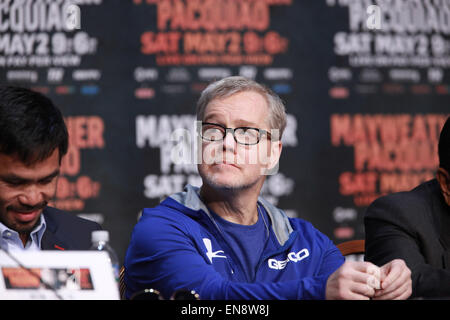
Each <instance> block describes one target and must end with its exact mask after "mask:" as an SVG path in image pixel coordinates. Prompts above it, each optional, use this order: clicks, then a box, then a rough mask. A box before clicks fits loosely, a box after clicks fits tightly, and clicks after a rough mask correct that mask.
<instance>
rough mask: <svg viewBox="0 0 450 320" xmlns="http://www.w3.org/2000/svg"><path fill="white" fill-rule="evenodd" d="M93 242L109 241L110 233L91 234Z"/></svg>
mask: <svg viewBox="0 0 450 320" xmlns="http://www.w3.org/2000/svg"><path fill="white" fill-rule="evenodd" d="M91 239H92V242H99V241H104V242H108V241H109V232H108V231H106V230H95V231H92V234H91Z"/></svg>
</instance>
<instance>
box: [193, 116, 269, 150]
mask: <svg viewBox="0 0 450 320" xmlns="http://www.w3.org/2000/svg"><path fill="white" fill-rule="evenodd" d="M203 125H212V126H217V127H220V128H222V129H223V130H224V131H223V136H222V140H210V139H207V138H205V137H204V136H203ZM238 129H244V130H246V129H253V130H256V131H258V139H257V141H256V142H255V143H242V142H239V141H238V140H237V139H236V135H235V131H236V130H238ZM228 131H230V132H231V134H232V135H233V138H234V141H236V143H239V144H241V145H245V146H254V145H257V144H258V143H259V142H260V141H261V138H262V137H263V135H266V136H267V139H269V140H270V139H271V138H272V135H271V134H270V132H269V131H267V130H264V129H260V128H254V127H237V128H227V127H225V126H223V125H221V124H218V123H213V122H204V121H202V129H201V130H200V135H201V137H202V139H203V140H206V141H211V142H217V141H223V140H224V139H225V137H226V136H227V133H228Z"/></svg>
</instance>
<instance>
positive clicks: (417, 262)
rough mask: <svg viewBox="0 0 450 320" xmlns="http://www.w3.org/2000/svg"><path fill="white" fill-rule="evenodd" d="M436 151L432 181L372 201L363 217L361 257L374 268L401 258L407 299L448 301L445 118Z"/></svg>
mask: <svg viewBox="0 0 450 320" xmlns="http://www.w3.org/2000/svg"><path fill="white" fill-rule="evenodd" d="M438 149H439V169H438V170H437V174H436V179H433V180H431V181H427V182H425V183H423V184H421V185H419V186H417V187H416V188H415V189H413V190H412V191H409V192H400V193H396V194H392V195H388V196H385V197H381V198H379V199H377V200H376V201H374V203H373V204H372V205H370V206H369V208H368V209H367V212H366V215H365V219H364V222H365V228H366V255H365V259H366V260H368V261H371V262H373V263H375V264H378V265H382V264H384V263H386V262H387V261H390V260H392V259H403V260H404V261H405V262H406V264H407V266H408V267H409V268H410V269H411V272H412V290H413V293H412V297H422V298H426V297H428V298H439V297H450V117H449V118H448V119H447V121H446V122H445V124H444V127H443V129H442V132H441V135H440V138H439V147H438Z"/></svg>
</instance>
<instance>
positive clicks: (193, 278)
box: [125, 77, 389, 300]
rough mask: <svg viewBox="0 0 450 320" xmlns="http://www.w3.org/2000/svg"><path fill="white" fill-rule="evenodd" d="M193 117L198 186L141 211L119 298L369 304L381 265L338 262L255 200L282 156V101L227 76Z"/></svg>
mask: <svg viewBox="0 0 450 320" xmlns="http://www.w3.org/2000/svg"><path fill="white" fill-rule="evenodd" d="M197 119H198V120H199V123H200V124H199V136H200V137H201V141H200V143H199V145H200V146H201V157H202V158H201V161H200V162H199V165H198V170H199V174H200V176H201V178H202V181H203V185H202V186H201V188H195V187H193V186H190V185H188V186H186V188H185V190H184V192H181V193H178V194H175V195H172V196H170V197H168V198H167V199H166V200H164V201H163V202H162V203H161V204H160V205H158V206H157V207H155V208H152V209H144V210H143V214H142V217H141V219H140V220H139V222H138V224H137V225H136V226H135V228H134V231H133V234H132V238H131V242H130V245H129V248H128V251H127V254H126V258H125V270H126V273H125V283H126V288H127V292H126V296H127V297H128V298H131V297H132V295H133V294H134V293H136V292H139V291H140V290H143V289H146V288H153V289H156V290H158V291H160V292H161V293H162V295H163V296H164V297H165V298H169V297H170V296H171V295H172V294H173V293H174V292H175V291H177V290H180V289H189V290H195V291H196V292H197V293H198V294H199V295H200V298H201V299H221V300H223V299H325V298H327V299H369V298H370V297H373V296H374V294H375V288H379V283H380V278H379V275H381V272H380V269H378V267H376V266H374V265H373V264H371V263H370V262H346V263H344V257H343V256H342V255H341V253H340V252H339V250H338V249H337V248H336V247H335V246H334V244H333V243H332V242H331V241H330V239H328V238H327V237H326V236H325V235H323V234H322V233H320V232H319V231H318V230H316V229H315V228H314V227H313V226H312V225H311V224H310V223H308V222H306V221H304V220H301V219H292V218H289V217H288V216H287V215H286V214H285V213H284V212H283V211H282V210H280V209H278V208H276V207H274V206H273V205H271V204H270V203H269V202H267V201H265V200H264V199H263V198H261V197H259V194H260V190H261V188H262V186H263V183H264V180H265V176H266V175H267V174H271V173H273V171H274V170H276V168H277V165H278V160H279V157H280V154H281V150H282V144H281V136H282V134H283V130H284V128H285V127H286V114H285V108H284V105H283V103H282V101H281V99H280V98H279V97H278V96H277V95H276V94H274V93H273V92H272V91H270V90H269V89H267V88H265V87H263V86H261V85H260V84H258V83H256V82H254V81H251V80H248V79H245V78H242V77H229V78H225V79H222V80H220V81H217V82H215V83H212V84H211V85H209V86H208V87H207V88H206V89H205V90H204V91H203V92H202V95H201V97H200V99H199V101H198V105H197ZM383 274H384V273H383ZM388 284H389V283H387V285H388ZM383 289H384V288H383Z"/></svg>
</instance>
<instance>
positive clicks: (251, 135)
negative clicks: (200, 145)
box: [201, 122, 271, 146]
mask: <svg viewBox="0 0 450 320" xmlns="http://www.w3.org/2000/svg"><path fill="white" fill-rule="evenodd" d="M228 131H230V132H231V134H232V135H233V138H234V141H236V142H237V143H239V144H243V145H246V146H251V145H255V144H258V143H259V141H260V140H261V137H262V136H263V135H266V136H267V138H268V139H270V138H271V135H270V133H269V132H268V131H266V130H264V129H259V128H252V127H239V128H226V127H225V126H222V125H221V124H218V123H211V122H202V131H201V136H202V138H203V139H204V140H206V141H222V140H224V139H225V137H226V135H227V132H228Z"/></svg>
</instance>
